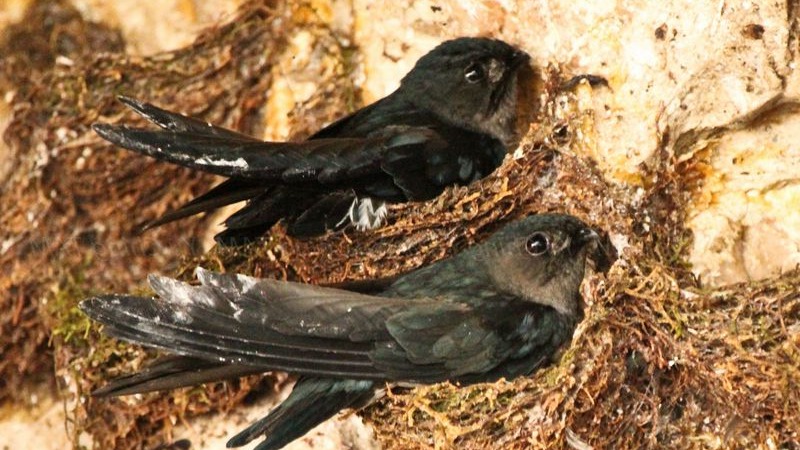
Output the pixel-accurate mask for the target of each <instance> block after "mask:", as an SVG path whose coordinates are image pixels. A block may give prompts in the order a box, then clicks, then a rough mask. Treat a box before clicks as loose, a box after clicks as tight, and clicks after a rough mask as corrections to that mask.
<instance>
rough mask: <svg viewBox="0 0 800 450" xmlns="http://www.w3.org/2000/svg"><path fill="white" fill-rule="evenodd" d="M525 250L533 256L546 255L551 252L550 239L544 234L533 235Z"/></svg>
mask: <svg viewBox="0 0 800 450" xmlns="http://www.w3.org/2000/svg"><path fill="white" fill-rule="evenodd" d="M525 250H528V253H530V254H531V255H533V256H541V255H544V254H545V253H547V251H548V250H550V239H548V237H547V235H546V234H544V233H533V234H532V235H531V236H530V237H529V238H528V242H527V243H525Z"/></svg>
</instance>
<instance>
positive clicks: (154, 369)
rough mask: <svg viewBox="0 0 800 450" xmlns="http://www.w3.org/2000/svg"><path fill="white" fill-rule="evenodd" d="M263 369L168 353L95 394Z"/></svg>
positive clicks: (134, 391) (126, 392) (232, 376)
mask: <svg viewBox="0 0 800 450" xmlns="http://www.w3.org/2000/svg"><path fill="white" fill-rule="evenodd" d="M263 372H264V369H263V368H259V367H255V366H244V365H234V364H223V363H219V362H214V361H207V360H203V359H198V358H191V357H187V356H167V357H163V358H161V359H159V360H157V361H156V362H155V363H154V364H152V365H151V366H150V367H148V368H146V369H145V370H143V371H141V372H139V373H135V374H132V375H125V376H122V377H119V378H115V379H113V380H111V381H110V382H109V383H108V384H106V385H105V386H103V387H101V388H100V389H97V390H95V391H94V392H92V395H93V396H95V397H116V396H120V395H131V394H142V393H145V392H154V391H164V390H169V389H176V388H180V387H187V386H196V385H198V384H202V383H211V382H215V381H222V380H229V379H236V378H239V377H243V376H247V375H254V374H258V373H263Z"/></svg>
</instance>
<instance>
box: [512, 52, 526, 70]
mask: <svg viewBox="0 0 800 450" xmlns="http://www.w3.org/2000/svg"><path fill="white" fill-rule="evenodd" d="M530 60H531V56H530V55H529V54H527V53H525V52H523V51H522V50H517V51H515V52H514V53H513V54H511V59H510V60H509V62H508V66H509V67H510V68H511V70H512V71H514V70H515V69H517V68H518V67H519V66H521V65H523V64H527V63H528V61H530Z"/></svg>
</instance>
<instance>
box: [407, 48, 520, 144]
mask: <svg viewBox="0 0 800 450" xmlns="http://www.w3.org/2000/svg"><path fill="white" fill-rule="evenodd" d="M529 59H530V57H529V56H528V54H527V53H525V52H523V51H522V50H519V49H517V48H514V47H512V46H511V45H509V44H507V43H505V42H503V41H500V40H497V39H489V38H458V39H454V40H451V41H446V42H443V43H442V44H440V45H439V46H437V47H436V48H434V49H433V50H431V51H430V52H429V53H428V54H426V55H425V56H423V57H422V58H420V59H419V60H418V61H417V64H416V65H415V66H414V68H413V69H412V70H411V72H409V73H408V74H407V75H406V76H405V77H404V78H403V80H402V81H401V87H400V89H401V91H402V92H403V94H404V96H405V98H406V99H407V100H409V101H411V102H412V103H414V104H416V105H417V106H418V107H421V108H424V109H426V110H428V111H431V112H432V113H434V114H436V115H437V116H439V117H440V118H442V119H443V120H445V121H447V122H449V123H452V124H455V125H458V126H461V127H464V128H467V129H470V130H473V131H477V132H481V133H486V134H489V135H492V136H494V137H495V138H497V139H499V140H501V141H502V142H503V143H504V144H508V143H509V142H511V141H513V139H514V137H515V134H516V133H515V129H514V128H515V125H516V101H517V92H516V91H517V71H518V69H520V68H521V67H522V66H523V65H525V64H526V63H527V62H528V61H529Z"/></svg>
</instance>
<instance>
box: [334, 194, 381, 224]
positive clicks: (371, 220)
mask: <svg viewBox="0 0 800 450" xmlns="http://www.w3.org/2000/svg"><path fill="white" fill-rule="evenodd" d="M387 213H388V210H387V209H386V203H385V202H382V201H378V200H373V199H372V198H371V197H364V198H358V197H356V198H355V199H354V200H353V203H352V204H351V205H350V209H349V210H348V211H347V215H345V216H344V217H343V218H342V220H341V221H340V222H339V223H338V224H337V226H338V225H341V224H343V223H344V221H346V220H349V221H350V223H352V224H353V226H354V227H356V229H357V230H359V231H364V230H373V229H375V228H379V227H381V226H382V225H383V224H384V223H385V222H386V214H387Z"/></svg>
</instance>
